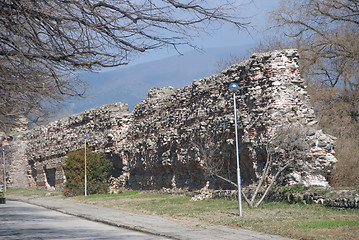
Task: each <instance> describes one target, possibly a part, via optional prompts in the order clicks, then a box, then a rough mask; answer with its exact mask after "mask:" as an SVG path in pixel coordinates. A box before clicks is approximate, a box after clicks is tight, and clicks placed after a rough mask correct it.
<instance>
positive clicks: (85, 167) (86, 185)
mask: <svg viewBox="0 0 359 240" xmlns="http://www.w3.org/2000/svg"><path fill="white" fill-rule="evenodd" d="M86 137H87V135H86V134H84V138H85V197H86V196H87V169H86V166H87V164H86Z"/></svg>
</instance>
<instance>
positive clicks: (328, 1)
mask: <svg viewBox="0 0 359 240" xmlns="http://www.w3.org/2000/svg"><path fill="white" fill-rule="evenodd" d="M280 6H281V7H280V8H278V9H277V10H276V11H274V12H273V13H272V19H273V20H274V22H275V23H276V24H277V26H278V27H280V28H281V29H282V30H283V29H284V33H285V34H286V36H288V37H290V38H292V39H294V40H295V41H296V42H297V44H298V48H299V50H300V53H301V58H302V68H303V70H304V72H303V73H304V74H307V75H309V76H310V78H312V79H313V80H319V82H321V83H323V84H324V85H325V86H329V87H334V86H337V85H339V84H344V85H345V87H346V89H347V90H353V89H355V88H357V86H358V77H359V76H358V71H357V69H358V67H359V42H358V37H359V1H358V0H304V1H293V0H290V1H282V2H281V4H280Z"/></svg>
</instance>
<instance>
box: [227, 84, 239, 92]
mask: <svg viewBox="0 0 359 240" xmlns="http://www.w3.org/2000/svg"><path fill="white" fill-rule="evenodd" d="M238 89H239V85H238V83H231V84H230V85H229V90H230V91H231V92H236V91H238Z"/></svg>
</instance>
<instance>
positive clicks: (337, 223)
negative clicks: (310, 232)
mask: <svg viewBox="0 0 359 240" xmlns="http://www.w3.org/2000/svg"><path fill="white" fill-rule="evenodd" d="M346 226H350V227H352V226H359V221H341V220H332V221H315V222H309V223H304V224H301V225H299V226H298V228H336V227H346Z"/></svg>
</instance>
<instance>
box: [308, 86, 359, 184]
mask: <svg viewBox="0 0 359 240" xmlns="http://www.w3.org/2000/svg"><path fill="white" fill-rule="evenodd" d="M308 90H309V93H310V95H311V97H312V99H311V100H312V103H313V106H314V109H315V111H316V114H317V117H318V119H319V123H320V127H321V128H322V129H323V130H324V131H325V132H327V133H329V134H331V135H333V136H335V137H337V147H336V149H335V151H336V157H337V158H338V163H336V164H335V166H334V169H333V172H332V176H331V179H330V182H331V185H333V186H357V185H358V184H359V122H358V120H359V117H358V109H359V104H358V91H357V92H348V91H344V90H342V89H340V88H326V89H325V88H322V87H318V86H316V85H311V86H310V87H309V89H308Z"/></svg>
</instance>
